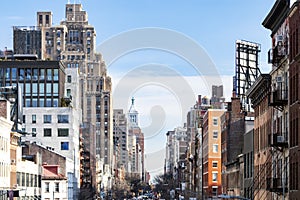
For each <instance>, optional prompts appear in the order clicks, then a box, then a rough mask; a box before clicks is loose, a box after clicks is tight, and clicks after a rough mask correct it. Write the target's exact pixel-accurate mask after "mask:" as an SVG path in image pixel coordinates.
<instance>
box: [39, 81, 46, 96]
mask: <svg viewBox="0 0 300 200" xmlns="http://www.w3.org/2000/svg"><path fill="white" fill-rule="evenodd" d="M39 88H40V95H41V96H44V95H45V84H44V83H40V85H39Z"/></svg>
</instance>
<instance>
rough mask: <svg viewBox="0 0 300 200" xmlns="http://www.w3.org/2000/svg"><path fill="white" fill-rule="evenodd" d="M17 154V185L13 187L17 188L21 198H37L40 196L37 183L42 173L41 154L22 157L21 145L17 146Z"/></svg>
mask: <svg viewBox="0 0 300 200" xmlns="http://www.w3.org/2000/svg"><path fill="white" fill-rule="evenodd" d="M17 154H18V155H17V161H16V163H17V164H16V166H17V185H16V186H15V187H16V189H17V190H19V196H20V198H21V199H25V198H28V199H32V198H33V199H34V198H39V197H40V196H41V185H40V184H39V177H40V175H41V173H42V168H41V167H42V166H41V155H39V154H37V155H35V156H32V157H31V156H30V157H26V158H25V157H24V158H22V157H21V147H20V148H18V150H17ZM21 158H22V159H21ZM27 159H28V160H27Z"/></svg>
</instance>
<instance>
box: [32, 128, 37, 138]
mask: <svg viewBox="0 0 300 200" xmlns="http://www.w3.org/2000/svg"><path fill="white" fill-rule="evenodd" d="M31 133H32V137H36V128H32V129H31Z"/></svg>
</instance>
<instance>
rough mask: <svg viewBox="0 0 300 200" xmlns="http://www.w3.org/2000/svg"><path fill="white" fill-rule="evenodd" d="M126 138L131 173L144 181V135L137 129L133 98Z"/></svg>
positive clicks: (136, 114) (136, 113)
mask: <svg viewBox="0 0 300 200" xmlns="http://www.w3.org/2000/svg"><path fill="white" fill-rule="evenodd" d="M128 127H129V129H128V134H129V135H128V138H129V159H130V162H131V170H130V171H131V173H132V174H135V175H136V176H138V177H139V178H141V180H143V181H144V180H145V169H144V168H145V166H144V163H145V162H144V155H145V152H144V134H143V133H142V130H141V128H140V127H139V121H138V111H137V110H136V109H135V107H134V98H132V99H131V105H130V108H129V111H128Z"/></svg>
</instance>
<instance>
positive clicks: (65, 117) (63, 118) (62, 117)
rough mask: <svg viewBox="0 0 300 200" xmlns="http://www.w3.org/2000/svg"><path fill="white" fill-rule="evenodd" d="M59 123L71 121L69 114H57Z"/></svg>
mask: <svg viewBox="0 0 300 200" xmlns="http://www.w3.org/2000/svg"><path fill="white" fill-rule="evenodd" d="M57 122H58V123H69V115H57Z"/></svg>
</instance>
